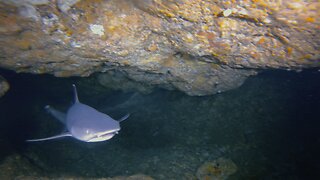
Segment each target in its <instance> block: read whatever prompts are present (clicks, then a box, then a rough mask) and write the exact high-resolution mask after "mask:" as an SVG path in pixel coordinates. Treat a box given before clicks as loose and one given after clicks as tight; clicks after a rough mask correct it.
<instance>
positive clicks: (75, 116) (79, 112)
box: [26, 84, 130, 142]
mask: <svg viewBox="0 0 320 180" xmlns="http://www.w3.org/2000/svg"><path fill="white" fill-rule="evenodd" d="M72 86H73V93H74V103H73V104H72V105H71V106H70V107H69V109H68V111H67V113H66V114H65V113H62V112H60V111H58V110H56V109H54V108H52V107H51V106H49V105H46V106H45V109H46V110H47V111H48V112H49V113H50V114H51V115H52V116H53V117H55V118H56V119H58V120H59V121H60V122H62V123H63V124H64V125H65V126H66V129H67V130H66V131H65V132H63V133H61V134H58V135H55V136H51V137H47V138H41V139H30V140H26V141H27V142H38V141H47V140H52V139H58V138H63V137H73V138H75V139H77V140H80V141H83V142H102V141H106V140H109V139H111V138H112V137H113V136H115V135H116V134H118V133H119V131H120V129H121V128H120V122H122V121H124V120H126V119H127V118H128V117H129V116H130V114H127V115H125V116H123V117H122V118H120V119H119V120H114V119H113V118H111V117H110V116H108V115H107V114H104V113H102V112H99V111H98V110H96V109H94V108H92V107H90V106H88V105H86V104H83V103H81V102H80V101H79V98H78V92H77V88H76V85H74V84H72Z"/></svg>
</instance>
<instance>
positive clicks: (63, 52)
mask: <svg viewBox="0 0 320 180" xmlns="http://www.w3.org/2000/svg"><path fill="white" fill-rule="evenodd" d="M12 2H14V3H12ZM19 2H20V4H19ZM31 2H32V3H31ZM8 3H9V4H8ZM319 8H320V3H319V2H317V1H307V0H303V1H299V2H297V1H294V0H289V1H261V0H254V1H236V2H234V1H222V0H221V1H203V0H191V1H189V0H188V1H187V0H179V1H165V0H157V1H155V0H134V1H126V0H110V1H100V0H96V1H89V0H79V1H58V3H54V2H53V1H49V2H48V1H44V0H42V1H41V0H39V1H30V2H29V1H27V2H23V1H1V2H0V27H1V28H0V53H1V61H0V66H1V67H4V68H7V69H12V70H15V71H17V72H30V73H37V74H41V73H51V74H54V75H55V76H89V75H90V74H92V73H94V72H105V71H110V70H113V71H119V72H122V73H123V74H125V75H126V76H127V78H128V79H131V80H135V81H139V82H143V83H149V84H153V85H157V86H161V87H165V88H169V89H179V90H181V91H184V92H186V93H187V94H190V95H207V94H214V93H217V92H222V91H225V90H228V89H232V88H236V87H238V86H239V85H241V84H242V82H243V81H244V80H245V79H246V78H247V77H248V76H250V75H253V74H255V73H254V72H255V71H257V70H261V69H268V68H273V69H274V68H276V69H297V70H300V69H303V68H314V67H317V68H318V67H320V60H319V59H320V58H319V54H320V51H319V49H320V48H319V45H320V35H319V27H320V21H319V18H317V17H319V15H320V14H319V11H318V9H319Z"/></svg>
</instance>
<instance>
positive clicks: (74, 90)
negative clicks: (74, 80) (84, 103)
mask: <svg viewBox="0 0 320 180" xmlns="http://www.w3.org/2000/svg"><path fill="white" fill-rule="evenodd" d="M72 87H73V94H74V103H79V98H78V92H77V87H76V85H75V84H72Z"/></svg>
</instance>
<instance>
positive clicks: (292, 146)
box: [0, 71, 320, 179]
mask: <svg viewBox="0 0 320 180" xmlns="http://www.w3.org/2000/svg"><path fill="white" fill-rule="evenodd" d="M1 74H2V75H3V76H4V77H5V78H6V79H7V80H8V81H9V83H10V85H11V89H10V91H9V92H8V93H7V94H6V95H5V96H4V97H3V98H1V99H0V123H1V124H0V130H1V132H0V144H1V149H0V169H1V171H0V177H4V178H6V177H18V176H34V177H40V176H41V177H44V176H45V177H114V176H128V175H133V174H145V175H149V176H151V177H153V178H155V179H196V178H197V177H198V178H199V177H200V176H201V174H206V173H207V175H208V176H210V175H212V176H214V175H215V173H218V174H219V173H220V174H221V173H222V172H230V171H234V173H233V174H231V175H230V176H229V175H228V176H227V175H226V176H225V177H223V178H227V177H228V178H229V179H312V178H315V177H320V154H319V152H320V116H319V112H320V72H318V71H304V72H300V73H295V72H285V71H268V72H263V73H261V74H260V75H258V76H255V77H251V78H249V79H248V80H247V81H246V82H245V84H244V85H243V86H241V87H240V88H238V89H235V90H231V91H228V92H225V93H221V94H217V95H214V96H204V97H190V96H187V95H185V94H183V93H181V92H177V91H167V90H163V89H154V90H153V91H152V92H151V93H147V94H144V93H141V92H134V91H126V92H123V91H116V90H112V89H106V88H105V87H102V86H100V85H98V83H97V82H96V81H93V79H94V78H83V79H80V78H69V79H63V78H54V77H52V76H48V75H44V76H39V75H38V76H34V75H29V74H15V73H12V72H9V71H2V73H1ZM72 83H75V84H76V85H77V87H78V93H79V99H80V101H81V102H83V103H85V104H88V105H90V106H92V107H94V108H96V109H98V110H99V111H101V112H104V113H107V114H109V115H110V116H111V117H114V118H115V119H118V118H120V117H122V116H123V115H125V114H126V113H131V116H130V118H129V119H128V120H126V121H124V122H123V123H121V126H122V129H121V131H120V133H119V134H118V135H116V136H115V137H113V138H112V139H111V140H109V141H106V142H102V143H84V142H80V141H77V140H75V139H73V138H63V139H57V140H52V141H45V142H37V143H25V142H24V141H25V140H26V139H33V138H42V137H48V136H52V135H56V134H59V133H61V132H62V131H63V130H64V127H63V125H62V124H61V123H60V122H59V121H57V120H56V119H54V118H53V117H52V116H51V115H49V114H48V113H46V111H45V110H44V109H43V107H44V106H45V105H47V104H49V105H51V106H53V107H55V108H57V109H59V110H61V111H66V110H67V109H68V107H69V106H70V105H71V102H72V97H73V95H72V87H71V84H72ZM219 158H220V159H223V160H226V161H227V164H221V163H220V164H219V163H217V159H219ZM223 160H222V161H219V162H226V161H223ZM208 162H216V166H217V167H211V169H210V167H208V168H209V169H208V168H207V169H205V170H204V169H201V168H199V167H201V166H202V165H204V164H206V163H208ZM228 163H229V164H228ZM230 164H231V165H230ZM228 168H229V169H228ZM5 169H8V171H3V170H5ZM230 169H231V170H230ZM203 171H208V172H203ZM201 177H202V176H201Z"/></svg>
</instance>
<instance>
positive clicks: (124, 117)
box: [118, 114, 130, 122]
mask: <svg viewBox="0 0 320 180" xmlns="http://www.w3.org/2000/svg"><path fill="white" fill-rule="evenodd" d="M129 116H130V114H127V115H125V116H123V117H122V118H120V119H119V120H118V121H119V122H122V121H124V120H126V119H128V117H129Z"/></svg>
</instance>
